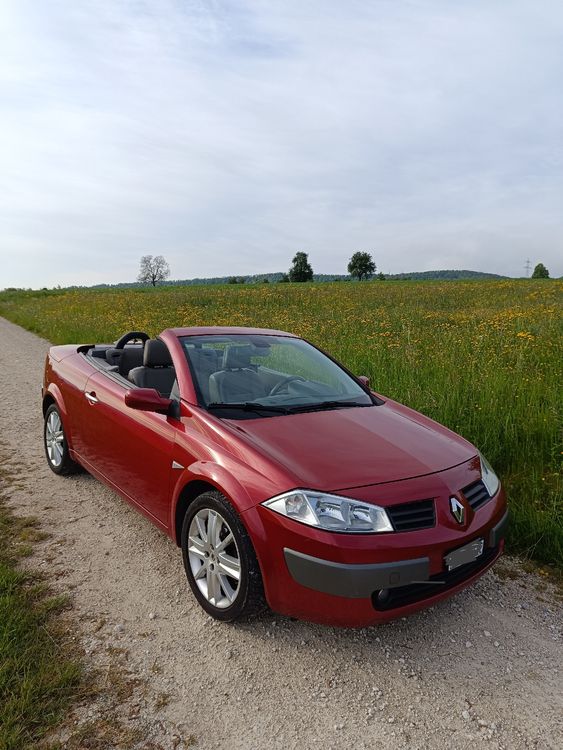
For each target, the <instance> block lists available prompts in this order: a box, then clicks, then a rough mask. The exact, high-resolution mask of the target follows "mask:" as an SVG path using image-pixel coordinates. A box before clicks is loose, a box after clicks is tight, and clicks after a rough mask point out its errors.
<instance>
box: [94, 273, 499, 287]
mask: <svg viewBox="0 0 563 750" xmlns="http://www.w3.org/2000/svg"><path fill="white" fill-rule="evenodd" d="M283 276H284V274H283V273H282V272H281V271H277V272H274V273H258V274H251V275H248V276H236V277H234V276H213V277H210V278H206V279H200V278H196V279H177V280H175V281H164V282H161V284H159V286H191V285H195V284H228V283H239V284H240V283H245V284H253V283H261V282H265V281H268V282H271V283H272V282H273V283H275V282H277V281H281V279H282V278H283ZM377 278H378V277H377V275H376V276H375V277H374V279H376V280H377ZM505 278H507V277H506V276H498V275H497V274H494V273H483V272H481V271H453V270H452V271H413V272H411V273H395V274H386V275H385V279H386V280H390V281H408V280H411V281H425V280H448V279H451V280H459V279H473V280H476V281H478V280H480V279H483V280H484V279H505ZM234 279H236V282H235V281H234ZM313 279H314V281H350V280H351V279H350V276H349V275H347V274H329V273H316V274H314V276H313ZM111 286H116V287H136V286H145V285H144V284H139V283H138V282H136V281H134V282H129V283H127V282H126V283H123V284H97V285H96V286H95V287H93V288H96V289H104V288H107V287H111Z"/></svg>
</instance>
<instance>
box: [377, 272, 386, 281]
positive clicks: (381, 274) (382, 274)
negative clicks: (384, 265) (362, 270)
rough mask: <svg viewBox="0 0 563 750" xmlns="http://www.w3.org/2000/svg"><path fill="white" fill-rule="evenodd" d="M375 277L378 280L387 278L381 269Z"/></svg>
mask: <svg viewBox="0 0 563 750" xmlns="http://www.w3.org/2000/svg"><path fill="white" fill-rule="evenodd" d="M377 278H378V279H379V280H380V281H385V280H386V279H387V276H386V275H385V274H384V273H383V271H380V272H379V273H378V274H377Z"/></svg>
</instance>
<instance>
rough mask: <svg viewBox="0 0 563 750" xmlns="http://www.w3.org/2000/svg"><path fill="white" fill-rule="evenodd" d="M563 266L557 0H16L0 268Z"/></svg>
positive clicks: (0, 63)
mask: <svg viewBox="0 0 563 750" xmlns="http://www.w3.org/2000/svg"><path fill="white" fill-rule="evenodd" d="M299 250H303V251H305V252H308V253H309V260H310V262H311V264H312V265H313V268H314V270H315V272H318V273H346V266H347V263H348V260H349V258H350V256H351V255H352V253H353V252H355V251H357V250H363V251H368V252H370V253H371V254H372V255H373V258H374V260H375V262H376V264H377V267H378V270H381V271H383V272H385V273H399V272H406V271H418V270H429V269H462V268H464V269H472V270H479V271H488V272H492V273H499V274H506V275H509V276H523V275H525V269H524V264H525V262H526V260H527V259H528V258H529V259H530V261H531V263H532V266H533V265H535V263H537V262H539V261H541V262H543V263H544V264H545V265H546V266H547V268H548V269H549V271H550V272H551V275H552V276H559V275H561V274H563V4H561V3H560V2H558V0H553V1H552V0H527V1H526V2H524V1H523V0H456V2H451V0H371V2H366V0H346V2H342V0H338V1H336V0H284V1H283V2H282V1H281V0H278V2H272V0H232V2H228V1H227V0H150V1H149V0H72V2H69V0H2V2H0V288H3V287H8V286H18V287H33V288H37V287H43V286H47V287H50V286H55V285H58V284H60V285H61V286H66V285H71V284H85V285H88V284H97V283H117V282H123V281H133V280H134V279H135V277H136V275H137V273H138V269H139V260H140V257H141V256H142V255H145V254H152V255H158V254H161V255H164V256H165V258H166V259H167V260H168V262H169V264H170V267H171V270H172V278H177V279H182V278H193V277H205V276H227V275H234V274H236V275H245V274H252V273H267V272H274V271H283V270H287V269H288V267H289V265H290V262H291V258H292V257H293V255H294V254H295V252H297V251H299Z"/></svg>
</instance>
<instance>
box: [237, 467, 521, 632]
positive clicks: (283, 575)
mask: <svg viewBox="0 0 563 750" xmlns="http://www.w3.org/2000/svg"><path fill="white" fill-rule="evenodd" d="M471 479H472V477H471V476H470V477H469V481H471ZM411 481H412V484H411ZM469 481H468V479H467V467H465V468H464V467H459V468H457V469H455V470H448V471H447V472H442V474H441V475H440V476H437V475H431V476H429V477H427V478H419V479H417V480H416V483H415V481H414V480H409V481H405V482H401V483H397V485H399V484H400V485H402V486H401V487H400V488H399V487H398V486H397V488H396V499H397V501H399V500H401V501H402V502H404V501H405V500H406V499H407V498H412V497H413V496H414V497H421V498H424V497H434V498H435V502H436V524H435V526H434V527H432V528H427V529H421V530H417V531H406V532H393V533H384V534H357V535H356V534H336V533H329V532H326V531H324V530H320V529H316V528H314V527H309V526H305V525H303V524H300V523H296V522H295V521H293V520H292V519H288V518H286V517H284V516H281V515H279V514H277V513H274V512H273V511H271V510H270V509H269V508H266V507H264V506H261V505H258V506H256V507H254V508H251V509H249V510H248V511H245V512H244V513H243V514H242V518H243V520H244V521H245V524H246V526H247V529H248V531H249V533H250V536H251V538H252V541H253V543H254V547H255V550H256V554H257V557H258V560H259V562H260V567H261V570H262V577H263V581H264V589H265V593H266V598H267V600H268V603H269V605H270V607H271V608H272V609H273V610H274V611H276V612H279V613H280V614H284V615H289V616H293V617H297V618H300V619H304V620H309V621H312V622H319V623H324V624H330V625H341V626H345V627H364V626H368V625H372V624H375V623H378V622H383V621H385V620H390V619H393V618H396V617H402V616H404V615H408V614H410V613H412V612H415V611H416V610H419V609H422V608H424V607H428V606H431V605H432V604H434V603H436V602H437V601H439V600H440V599H443V598H445V597H447V596H450V595H452V594H453V593H455V592H457V591H459V590H461V589H463V588H464V587H465V586H467V585H469V584H470V583H471V582H472V581H474V580H476V579H477V578H479V577H480V576H481V575H482V574H483V573H484V572H485V571H486V570H487V569H488V568H489V567H490V566H491V565H492V564H493V563H494V561H495V560H496V559H497V558H498V557H499V555H500V554H501V553H502V551H503V548H504V535H505V532H506V525H507V519H508V514H507V509H506V501H505V497H504V492H503V490H502V489H500V491H499V492H498V493H497V495H496V496H495V497H494V498H492V499H491V500H489V501H488V502H487V503H486V504H485V505H483V506H482V507H480V508H479V510H477V511H476V512H475V514H474V516H473V517H472V518H471V521H470V522H469V523H468V524H467V525H466V526H465V527H464V528H461V527H460V526H459V525H458V524H457V523H456V522H455V520H454V519H453V517H452V515H451V513H450V510H449V497H450V496H451V494H452V493H453V492H455V490H454V489H453V488H454V487H460V486H465V485H466V484H468V483H469ZM407 485H410V487H407ZM392 489H393V488H391V487H389V485H387V487H385V488H384V491H385V493H386V496H387V497H389V496H390V494H391V492H392ZM370 492H373V493H374V495H370V494H369V493H370ZM375 492H381V490H380V489H379V488H374V489H373V490H372V489H368V488H366V489H365V491H364V492H363V497H362V498H361V499H365V500H368V501H369V500H372V501H373V502H377V501H378V499H379V498H378V497H377V496H375ZM341 494H342V493H341ZM357 494H358V492H357V491H356V492H355V495H357ZM393 499H395V498H393ZM478 538H483V540H484V551H483V553H482V555H480V557H479V558H478V559H477V560H476V561H474V562H472V563H470V564H469V565H462V566H460V567H459V568H456V569H454V570H453V571H447V570H446V565H445V562H444V558H445V556H446V555H447V554H448V553H449V552H451V551H452V550H455V549H457V548H459V547H461V546H463V545H465V544H467V543H469V542H471V541H473V540H475V539H478Z"/></svg>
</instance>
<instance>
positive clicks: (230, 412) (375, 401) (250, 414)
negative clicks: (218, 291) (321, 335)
mask: <svg viewBox="0 0 563 750" xmlns="http://www.w3.org/2000/svg"><path fill="white" fill-rule="evenodd" d="M266 336H270V337H272V338H274V339H282V338H286V339H293V340H295V341H299V342H303V343H304V344H306V345H307V346H309V347H311V348H312V349H314V350H315V351H316V352H318V353H319V354H321V355H322V356H323V357H326V358H327V359H328V360H329V361H330V362H331V363H332V364H333V365H335V366H336V368H337V369H338V370H340V371H341V372H343V373H344V374H345V375H347V376H348V377H349V378H350V379H351V380H352V381H353V383H354V384H355V385H356V386H358V387H359V388H360V389H361V391H362V392H363V394H365V395H366V396H367V397H368V398H369V400H370V402H371V403H365V404H358V405H356V404H354V403H350V404H347V403H346V402H347V401H353V400H354V398H355V397H354V395H353V394H350V395H348V396H347V397H344V398H342V406H341V407H335V406H332V407H330V408H331V409H334V408H357V407H358V406H362V407H366V406H380V405H382V404H383V403H384V401H383V400H382V399H381V398H379V397H378V396H377V395H376V394H375V393H374V392H373V391H372V390H371V389H370V388H369V386H366V385H365V384H364V383H363V382H362V381H361V380H360V379H359V378H358V377H357V376H356V375H354V373H353V372H351V371H350V370H349V369H348V368H347V367H346V366H345V365H343V364H342V363H341V362H339V361H338V360H337V359H335V358H334V357H333V356H332V355H331V354H329V353H328V352H327V351H325V350H324V349H322V348H321V347H318V346H316V345H315V344H313V343H312V342H311V341H309V340H307V339H305V338H302V337H300V336H294V335H291V334H285V335H280V333H278V332H276V333H265V332H262V331H261V332H260V333H259V334H254V333H240V332H236V333H235V332H233V333H232V334H231V333H228V332H226V331H222V332H221V333H216V334H215V333H212V334H210V333H206V334H197V335H186V336H179V337H178V340H179V342H180V345H181V348H182V354H183V357H184V361H185V362H186V364H187V367H188V370H189V372H190V376H191V380H192V384H193V387H194V391H195V394H196V397H197V403H198V406H199V407H201V408H202V409H204V410H205V411H207V413H208V414H212V415H213V416H216V417H219V418H221V419H235V420H240V419H257V418H258V419H260V418H271V417H285V416H289V415H291V414H304V413H310V412H313V411H321V410H324V409H322V407H321V408H319V404H320V403H321V401H325V400H326V399H324V398H323V399H320V400H319V401H318V402H311V403H310V404H306V403H304V404H299V405H297V404H296V405H295V406H296V407H297V408H296V411H295V412H292V411H291V406H289V405H288V408H287V411H281V410H280V411H277V410H276V411H274V410H272V411H268V404H262V406H263V408H264V412H262V413H259V412H258V411H254V410H249V409H242V408H241V410H240V412H238V413H237V410H236V408H233V407H230V406H226V407H225V409H224V411H223V413H221V412H222V410H221V408H220V407H219V406H218V405H216V406H214V405H213V404H214V402H212V401H210V402H209V403H208V402H207V401H206V400H205V397H204V395H203V393H202V390H201V387H200V383H199V379H198V375H197V373H196V371H195V367H194V364H193V362H192V360H191V358H190V357H189V354H188V350H187V347H186V346H185V344H188V345H189V343H190V340H194V339H195V340H196V341H197V340H201V339H210V338H217V339H219V340H221V339H223V340H225V339H228V338H230V337H237V338H239V337H240V338H248V339H252V338H253V337H260V338H262V337H266ZM250 343H252V342H250ZM233 345H236V343H235V342H233ZM359 395H360V394H358V396H359ZM356 398H357V396H356ZM333 400H334V399H331V401H333ZM250 403H253V404H256V407H259V406H260V402H259V401H252V402H250ZM270 406H273V404H271V405H270ZM308 406H310V409H309V408H307V407H308ZM209 407H211V408H209Z"/></svg>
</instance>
